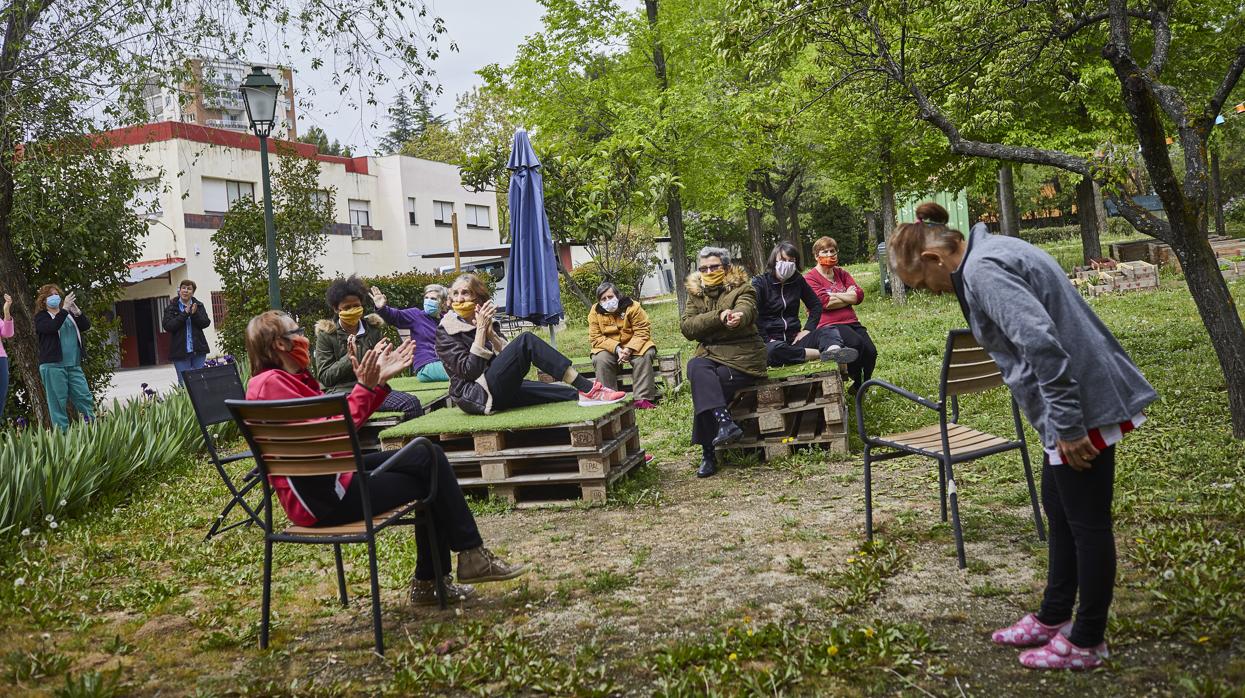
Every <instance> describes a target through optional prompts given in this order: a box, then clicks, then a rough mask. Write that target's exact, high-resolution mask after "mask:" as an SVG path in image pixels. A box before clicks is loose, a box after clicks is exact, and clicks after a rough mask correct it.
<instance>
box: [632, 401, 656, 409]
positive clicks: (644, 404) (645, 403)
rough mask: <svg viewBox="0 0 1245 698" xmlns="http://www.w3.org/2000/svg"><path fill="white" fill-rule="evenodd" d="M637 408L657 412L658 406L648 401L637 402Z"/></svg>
mask: <svg viewBox="0 0 1245 698" xmlns="http://www.w3.org/2000/svg"><path fill="white" fill-rule="evenodd" d="M635 408H636V409H637V410H655V409H657V405H655V404H653V403H651V402H649V401H648V400H636V401H635Z"/></svg>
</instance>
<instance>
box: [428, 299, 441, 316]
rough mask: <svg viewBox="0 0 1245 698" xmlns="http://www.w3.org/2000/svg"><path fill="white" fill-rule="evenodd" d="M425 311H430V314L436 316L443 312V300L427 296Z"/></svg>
mask: <svg viewBox="0 0 1245 698" xmlns="http://www.w3.org/2000/svg"><path fill="white" fill-rule="evenodd" d="M424 312H425V313H428V314H429V315H434V316H435V315H440V314H441V301H439V300H436V299H434V298H425V299H424Z"/></svg>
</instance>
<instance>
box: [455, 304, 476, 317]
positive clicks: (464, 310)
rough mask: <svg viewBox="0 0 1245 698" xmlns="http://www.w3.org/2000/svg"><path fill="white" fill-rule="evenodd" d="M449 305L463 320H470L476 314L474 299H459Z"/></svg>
mask: <svg viewBox="0 0 1245 698" xmlns="http://www.w3.org/2000/svg"><path fill="white" fill-rule="evenodd" d="M450 307H451V308H453V309H454V312H456V313H458V317H460V318H462V319H464V320H470V319H471V318H473V317H475V316H476V302H475V301H459V302H457V303H451V304H450Z"/></svg>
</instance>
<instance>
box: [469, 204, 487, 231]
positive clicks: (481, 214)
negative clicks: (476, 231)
mask: <svg viewBox="0 0 1245 698" xmlns="http://www.w3.org/2000/svg"><path fill="white" fill-rule="evenodd" d="M467 227H468V228H489V227H491V226H490V225H489V218H488V206H476V205H475V204H467Z"/></svg>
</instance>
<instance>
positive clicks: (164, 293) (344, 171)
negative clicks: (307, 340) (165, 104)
mask: <svg viewBox="0 0 1245 698" xmlns="http://www.w3.org/2000/svg"><path fill="white" fill-rule="evenodd" d="M244 118H245V117H244ZM105 138H106V141H107V142H108V143H109V144H110V145H111V146H112V147H114V148H116V149H117V150H118V151H119V153H120V154H121V155H122V157H124V158H126V159H127V160H130V161H131V162H133V163H135V165H136V166H137V169H138V171H139V172H143V173H146V174H147V175H148V176H149V177H150V178H151V179H152V180H153V183H154V184H155V185H156V189H158V190H159V191H157V192H156V193H154V194H152V195H150V197H149V198H147V199H146V200H143V201H136V202H134V208H135V215H140V216H147V215H148V212H149V211H150V212H153V213H151V214H150V218H149V223H150V228H149V232H148V235H147V237H146V239H145V241H144V247H143V254H142V258H141V261H139V262H137V263H136V264H134V265H132V266H131V270H130V278H129V281H130V285H129V286H127V288H126V291H125V295H124V296H123V298H122V300H120V301H119V302H118V303H117V304H116V308H115V312H116V313H117V315H118V316H119V317H120V319H121V327H122V331H121V337H120V340H119V344H120V365H121V366H122V367H123V368H131V367H138V366H150V365H155V364H162V363H168V356H167V352H168V335H167V334H166V333H164V331H163V328H162V327H161V323H160V318H161V313H162V312H163V310H164V307H165V305H166V304H167V303H168V302H169V300H170V299H171V298H172V297H173V296H174V295H176V293H177V287H178V285H179V284H180V283H181V281H182V280H183V279H193V280H194V281H195V282H196V283H197V284H198V291H197V293H196V295H197V297H198V298H199V299H200V300H202V301H203V302H204V303H210V304H211V307H210V308H209V309H208V310H209V313H208V314H209V316H211V318H212V327H210V328H209V329H208V332H207V333H206V334H207V335H208V341H209V343H210V344H211V345H212V348H213V350H214V351H215V350H218V349H219V347H220V344H219V342H218V341H217V337H216V327H217V326H218V325H219V323H220V321H221V320H222V319H223V318H224V317H225V314H226V313H228V312H229V309H228V308H227V307H226V305H225V302H224V296H223V294H222V293H221V288H222V284H221V280H220V277H219V276H218V275H217V274H216V271H215V269H214V268H213V263H212V260H213V255H214V253H215V247H214V246H213V244H212V236H213V234H214V233H215V232H216V230H217V229H218V228H219V227H220V225H221V222H222V220H223V217H224V215H225V213H226V212H227V211H228V210H229V207H230V206H231V205H232V204H233V202H234V201H236V200H237V199H239V198H240V197H252V198H256V199H258V197H260V196H262V184H261V182H260V161H259V160H260V156H259V139H258V138H256V137H255V136H253V135H251V134H249V133H243V132H241V131H239V130H233V129H219V128H210V127H206V126H203V125H200V124H197V123H190V122H185V121H164V122H160V123H152V124H146V125H142V126H135V127H131V128H125V129H118V130H116V131H112V132H110V133H108V134H106V135H105ZM269 145H270V146H272V145H274V144H273V143H271V142H270V144H269ZM281 145H282V146H288V147H290V148H293V149H295V150H296V151H297V152H298V154H299V155H301V156H303V157H311V158H315V159H316V160H317V161H318V163H319V168H320V186H321V187H323V188H324V189H325V190H328V189H332V190H333V191H334V211H335V215H334V221H335V222H334V224H333V225H332V226H331V228H330V229H328V230H326V231H325V236H326V238H327V245H326V250H325V253H324V255H323V257H322V258H321V259H320V260H319V261H320V264H321V266H322V267H323V269H324V273H325V275H326V276H330V277H331V276H338V275H349V274H359V275H363V276H379V275H386V274H392V273H396V272H406V271H412V270H420V271H434V270H435V269H436V268H437V267H438V266H439V265H443V264H445V261H444V260H442V259H428V258H425V256H424V255H425V254H430V253H433V252H442V251H444V250H448V249H451V248H452V247H453V238H452V233H451V227H450V221H451V216H452V215H453V214H455V213H457V214H458V221H459V226H458V227H459V231H458V237H459V246H460V247H461V248H462V249H471V248H489V247H497V246H499V244H500V239H499V235H498V224H497V202H496V198H495V195H494V194H493V193H492V192H472V191H470V190H468V189H467V188H466V187H464V186H463V184H462V180H461V178H460V176H459V174H458V168H457V167H456V166H454V165H450V164H446V163H441V162H432V161H429V160H422V159H419V158H411V157H406V156H401V155H387V156H378V157H357V158H346V157H337V156H332V155H325V154H322V153H318V152H317V151H316V148H315V146H312V145H309V144H306V143H296V142H288V143H283V144H281ZM270 162H271V164H272V166H273V168H274V171H275V169H276V168H279V167H280V158H277V157H272V158H270Z"/></svg>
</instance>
